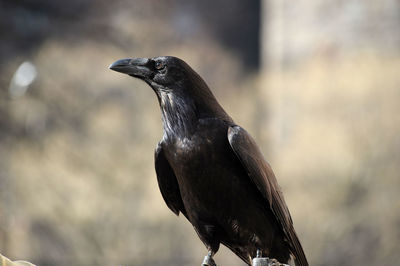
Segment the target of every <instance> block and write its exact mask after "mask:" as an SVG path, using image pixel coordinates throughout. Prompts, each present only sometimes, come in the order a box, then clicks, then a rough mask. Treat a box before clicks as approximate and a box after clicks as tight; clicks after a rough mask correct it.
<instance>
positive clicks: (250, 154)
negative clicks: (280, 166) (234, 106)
mask: <svg viewBox="0 0 400 266" xmlns="http://www.w3.org/2000/svg"><path fill="white" fill-rule="evenodd" d="M228 140H229V143H230V145H231V147H232V149H233V151H234V152H235V154H236V156H237V157H238V158H239V160H240V162H241V163H242V165H243V167H244V168H245V169H246V171H247V173H248V176H249V178H250V180H251V181H252V182H253V183H254V184H255V185H256V187H257V189H258V190H259V191H260V192H261V194H262V195H263V197H264V198H265V200H266V201H267V202H268V205H269V207H270V208H271V210H272V212H273V213H274V214H275V217H276V219H277V221H278V222H279V224H280V226H281V228H282V230H283V232H284V234H285V236H286V239H287V241H288V243H289V245H290V246H291V249H292V254H293V255H294V257H295V262H296V265H299V266H306V265H308V262H307V259H306V257H305V254H304V251H303V248H302V246H301V244H300V241H299V239H298V237H297V235H296V232H295V231H294V228H293V222H292V218H291V216H290V213H289V210H288V208H287V205H286V203H285V200H284V198H283V194H282V191H281V188H280V187H279V185H278V182H277V180H276V177H275V175H274V172H273V171H272V168H271V166H270V165H269V163H268V162H267V161H266V160H265V159H264V157H263V155H262V153H261V151H260V150H259V148H258V146H257V144H256V143H255V141H254V139H253V138H252V137H251V136H250V134H248V133H247V131H246V130H244V129H243V128H241V127H240V126H231V127H229V129H228Z"/></svg>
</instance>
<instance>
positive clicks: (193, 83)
mask: <svg viewBox="0 0 400 266" xmlns="http://www.w3.org/2000/svg"><path fill="white" fill-rule="evenodd" d="M110 68H111V69H113V70H116V71H119V72H122V73H126V74H129V75H131V76H133V77H136V78H140V79H142V80H144V81H145V82H146V83H148V84H149V85H150V86H151V87H152V88H153V90H154V92H155V93H156V95H157V98H158V101H159V104H160V108H161V114H162V121H163V129H164V135H163V138H162V140H161V141H160V142H159V144H158V146H157V148H156V151H155V168H156V173H157V180H158V184H159V187H160V190H161V194H162V196H163V198H164V200H165V202H166V203H167V206H168V207H169V208H170V209H171V210H172V211H173V212H174V213H175V214H177V215H178V214H179V212H181V213H182V214H183V215H184V216H185V217H186V218H187V219H188V220H189V221H190V222H191V223H192V225H193V227H194V228H195V230H196V232H197V233H198V235H199V237H200V239H201V240H202V241H203V243H204V244H205V245H206V247H207V248H208V249H209V250H210V251H211V252H212V254H214V253H215V252H217V251H218V248H219V245H220V243H222V244H224V245H226V246H227V247H228V248H230V249H231V250H232V251H233V252H234V253H235V254H236V255H238V256H239V257H240V258H241V259H242V260H243V261H245V262H246V263H247V264H249V265H250V264H251V258H253V257H255V255H256V251H257V250H258V249H259V250H261V251H262V252H263V255H265V256H269V257H271V258H275V259H277V260H278V261H280V262H282V263H287V262H288V261H289V259H290V256H293V258H294V261H295V263H296V265H298V266H306V265H308V263H307V260H306V257H305V255H304V252H303V249H302V247H301V244H300V242H299V240H298V238H297V235H296V232H295V230H294V228H293V223H292V219H291V217H290V213H289V210H288V208H287V206H286V203H285V201H284V199H283V195H282V192H281V190H280V187H279V185H278V183H277V181H276V178H275V175H274V173H273V171H272V169H271V167H270V165H269V164H268V163H267V162H266V161H265V159H264V158H263V156H262V154H261V152H260V150H259V149H258V147H257V145H256V143H255V142H254V140H253V139H252V137H251V136H250V135H249V134H248V133H247V132H246V131H245V130H244V129H243V128H241V127H240V126H238V125H236V124H235V123H234V122H233V120H232V119H231V118H230V117H229V115H228V114H226V112H225V111H224V110H223V108H222V107H221V106H220V105H219V104H218V102H217V100H216V99H215V97H214V96H213V94H212V93H211V91H210V89H209V88H208V86H207V85H206V83H205V82H204V81H203V79H202V78H201V77H200V76H199V75H198V74H197V73H196V72H195V71H193V70H192V69H191V68H190V67H189V66H188V65H187V64H186V63H185V62H184V61H182V60H181V59H178V58H175V57H157V58H151V59H147V58H135V59H122V60H119V61H117V62H115V63H113V64H112V65H111V66H110Z"/></svg>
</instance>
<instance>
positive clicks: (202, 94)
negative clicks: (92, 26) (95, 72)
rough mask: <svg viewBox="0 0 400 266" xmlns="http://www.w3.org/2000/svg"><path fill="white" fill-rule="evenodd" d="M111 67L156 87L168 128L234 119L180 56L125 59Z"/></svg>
mask: <svg viewBox="0 0 400 266" xmlns="http://www.w3.org/2000/svg"><path fill="white" fill-rule="evenodd" d="M109 68H110V69H112V70H114V71H118V72H121V73H124V74H128V75H130V76H132V77H135V78H139V79H141V80H144V81H145V82H146V83H147V84H149V85H150V87H152V88H153V90H154V92H155V93H156V94H157V97H158V100H159V103H160V107H161V111H162V113H163V117H164V121H165V123H164V124H165V125H174V124H175V125H180V124H187V123H186V122H182V121H183V120H185V121H189V120H191V121H193V120H194V119H196V118H200V117H221V118H223V119H225V120H230V117H229V116H228V115H227V114H226V113H225V111H224V110H223V109H222V107H221V106H220V105H219V104H218V102H217V100H216V99H215V97H214V95H213V94H212V92H211V91H210V89H209V88H208V86H207V84H206V83H205V82H204V80H203V79H202V78H201V77H200V76H199V75H198V74H197V73H196V72H195V71H194V70H193V69H192V68H191V67H190V66H189V65H188V64H186V63H185V62H184V61H183V60H181V59H179V58H177V57H173V56H160V57H154V58H128V59H121V60H118V61H116V62H114V63H112V64H111V65H110V67H109Z"/></svg>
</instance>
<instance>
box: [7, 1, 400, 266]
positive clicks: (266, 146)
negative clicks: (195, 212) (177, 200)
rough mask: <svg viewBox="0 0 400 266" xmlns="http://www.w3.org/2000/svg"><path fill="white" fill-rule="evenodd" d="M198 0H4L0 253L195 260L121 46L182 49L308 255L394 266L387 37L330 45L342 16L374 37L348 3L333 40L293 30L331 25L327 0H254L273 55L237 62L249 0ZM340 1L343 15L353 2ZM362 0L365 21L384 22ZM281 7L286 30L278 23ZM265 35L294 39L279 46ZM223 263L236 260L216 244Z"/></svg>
mask: <svg viewBox="0 0 400 266" xmlns="http://www.w3.org/2000/svg"><path fill="white" fill-rule="evenodd" d="M197 2H199V1H179V0H169V1H157V0H148V1H123V0H117V1H105V0H99V1H90V0H85V1H78V0H72V1H66V2H57V1H55V2H54V1H50V0H40V1H15V0H13V1H12V0H9V1H8V0H5V1H2V2H0V37H1V40H2V41H1V42H0V73H1V74H0V251H1V253H2V254H5V255H7V256H8V257H10V258H25V259H27V260H29V261H32V262H33V263H35V264H37V265H119V264H121V265H124V266H129V265H151V266H154V265H199V264H200V262H201V260H202V258H203V256H204V255H205V254H206V249H205V248H204V247H203V245H202V244H201V242H200V240H199V239H198V238H197V236H196V234H195V232H194V231H193V229H192V228H191V226H190V224H189V223H188V222H187V221H186V220H185V219H184V218H183V217H179V218H176V217H175V216H174V215H173V214H172V213H171V212H170V211H169V210H168V208H167V207H166V205H165V204H164V202H163V200H162V198H161V195H160V193H159V190H158V187H157V183H156V178H155V172H154V166H153V148H154V147H155V145H156V143H157V141H158V140H159V138H160V136H161V122H160V115H159V110H158V106H157V101H156V98H155V95H154V93H153V92H152V91H151V89H150V88H149V87H148V86H147V85H145V84H144V83H142V82H140V81H138V80H134V79H132V78H130V77H128V76H125V75H122V74H118V73H115V72H112V71H109V70H108V69H107V66H108V65H109V64H110V63H112V62H113V61H115V60H116V59H120V58H125V57H133V56H138V57H146V56H149V57H151V56H157V55H175V56H178V57H181V58H183V59H184V60H186V61H187V62H188V63H189V64H190V65H191V66H193V68H194V69H196V71H198V72H199V73H200V74H201V75H202V76H203V77H204V78H205V80H206V81H207V83H208V84H209V85H210V87H211V88H212V89H213V91H214V92H215V94H216V96H217V98H218V99H219V100H220V102H221V103H222V105H223V106H224V107H225V109H226V110H227V111H228V112H229V113H230V114H231V115H232V116H233V118H234V119H235V121H236V122H237V123H239V124H241V125H243V126H244V127H246V128H247V129H248V131H249V132H251V133H252V134H253V135H254V136H255V138H256V139H257V140H258V143H259V144H260V146H261V147H262V150H263V152H264V154H265V155H266V158H267V159H268V160H269V161H270V162H271V164H272V166H273V168H274V170H275V172H276V175H277V177H278V180H279V182H280V184H281V186H282V188H283V191H284V194H285V197H286V200H287V202H288V205H289V208H290V210H291V213H292V216H293V220H294V223H295V228H296V230H297V232H298V234H299V236H300V239H301V241H302V244H303V246H304V248H305V251H306V254H307V255H308V258H309V260H310V262H311V265H332V266H333V265H382V264H387V265H390V264H393V265H394V264H396V262H397V261H398V260H399V259H400V257H399V255H398V252H397V251H396V249H397V247H398V246H400V231H399V229H398V228H400V227H399V223H400V214H399V213H398V211H397V210H398V209H399V207H400V206H399V204H400V201H399V197H398V196H397V195H398V193H399V192H400V179H399V174H398V173H399V172H400V169H399V168H400V154H399V152H400V139H399V137H398V134H397V132H399V130H400V121H399V116H398V115H396V114H397V113H398V111H399V107H398V105H397V102H398V100H399V98H400V95H399V94H400V88H399V86H400V75H399V74H398V70H399V69H400V56H399V51H398V50H396V49H392V48H391V49H386V48H385V49H383V48H382V47H391V46H390V45H389V46H387V45H383V46H380V45H379V44H380V43H383V42H390V41H392V40H391V39H388V38H387V39H385V40H382V41H381V42H380V40H379V38H376V39H374V42H369V41H368V40H370V39H371V38H365V39H364V40H366V41H365V42H363V45H362V49H361V48H360V46H354V45H353V46H352V45H341V46H340V49H336V48H335V47H336V46H335V45H331V43H330V42H328V40H335V39H340V38H339V37H340V36H341V32H342V31H346V29H347V28H346V27H350V28H351V29H354V30H353V31H352V34H347V35H346V36H347V37H346V38H342V39H340V40H341V41H342V42H343V43H344V44H346V43H348V42H347V40H352V39H351V36H353V39H354V40H358V39H359V38H363V36H364V35H360V34H359V35H357V34H356V33H357V32H359V31H357V27H359V28H361V29H362V32H369V33H370V34H371V35H373V34H375V33H376V30H375V31H374V29H375V28H371V29H370V30H369V28H368V27H367V28H365V27H363V25H364V24H363V23H364V22H365V20H364V19H358V20H351V19H348V20H346V19H343V18H346V16H345V15H343V16H341V20H340V23H342V24H338V25H339V26H338V27H337V28H336V30H333V26H332V25H334V23H333V22H331V24H329V25H331V26H330V31H328V33H329V37H328V35H324V32H323V31H318V32H317V33H315V31H312V30H313V29H314V28H313V29H311V28H310V27H309V25H311V24H312V25H314V24H313V23H305V24H302V23H298V27H295V26H293V25H295V24H296V19H297V20H298V21H303V20H301V19H302V18H303V17H307V18H308V20H306V21H309V20H312V19H314V20H315V23H317V24H318V23H319V21H322V22H324V23H327V22H326V19H325V17H323V16H321V14H324V10H337V7H336V6H332V7H330V6H323V5H317V7H315V6H313V8H314V9H312V10H313V12H311V11H310V10H311V5H310V6H309V7H305V6H307V5H305V6H304V5H301V4H298V6H297V7H296V8H297V9H296V10H295V11H297V13H296V12H294V11H293V12H289V14H286V13H284V12H283V13H282V12H281V11H282V10H281V9H279V8H277V6H276V5H275V4H276V3H278V2H275V1H264V2H263V4H264V5H263V6H264V7H263V12H262V13H261V16H262V17H263V18H265V17H266V16H268V18H270V19H268V20H265V19H264V20H263V21H264V25H263V27H264V29H268V31H267V32H266V33H263V38H262V39H261V40H262V45H263V47H264V50H266V51H269V49H270V50H271V51H277V52H279V56H278V57H277V58H275V57H270V56H268V52H266V51H264V54H265V55H267V56H265V57H264V58H263V59H262V60H263V66H264V68H261V69H260V71H258V72H255V71H248V69H249V68H248V67H249V66H250V67H252V68H254V66H257V65H258V62H254V60H255V59H254V54H251V53H249V54H248V53H246V52H243V51H246V49H245V48H246V47H247V48H248V46H249V44H248V43H247V44H246V42H247V38H244V37H243V36H246V35H240V34H239V36H237V38H234V37H232V36H235V31H234V30H232V29H237V30H238V32H241V34H244V33H243V32H242V31H240V29H241V28H240V27H239V26H238V25H239V24H241V23H238V21H239V22H243V23H242V24H246V22H247V21H248V20H249V18H251V17H252V16H257V14H256V13H257V12H254V6H256V7H257V4H256V3H255V2H257V1H254V3H253V4H252V6H253V9H251V7H246V5H247V4H246V3H245V2H243V3H241V2H242V1H236V0H235V1H228V0H224V1H219V2H220V3H218V5H214V6H213V5H212V3H213V1H201V3H197ZM284 2H285V1H284ZM286 2H287V1H286ZM318 2H319V1H315V3H318ZM334 2H337V3H339V2H340V1H334ZM351 2H354V3H353V4H352V5H353V7H352V8H351V7H350V8H347V9H346V8H344V9H343V10H344V11H343V12H347V13H345V14H349V12H354V10H358V9H354V6H356V7H357V5H359V6H361V7H363V4H362V3H358V2H359V1H351ZM370 2H372V1H370ZM387 2H390V1H384V3H387ZM274 3H275V4H274ZM301 3H302V2H301ZM357 3H358V4H357ZM343 5H344V4H343ZM318 6H319V8H318ZM395 6H396V4H395ZM281 7H282V6H281ZM301 7H302V8H303V9H300V8H301ZM397 7H398V5H397ZM309 8H310V9H309ZM334 8H336V9H334ZM221 9H223V10H221ZM340 10H342V9H340ZM349 10H350V11H349ZM360 10H361V11H359V13H356V14H359V16H361V17H362V14H364V15H363V16H370V17H371V18H376V17H379V16H377V15H376V13H371V12H364V13H363V11H362V10H363V9H362V8H361V9H360ZM368 10H369V9H368ZM376 10H378V11H379V10H380V11H379V12H381V13H382V14H383V15H384V14H389V13H390V14H391V16H395V15H396V14H395V15H393V14H394V13H393V12H394V11H392V10H393V9H385V8H381V7H380V6H379V5H377V6H376ZM397 10H398V9H397ZM256 11H257V9H256ZM278 11H280V12H278ZM301 11H302V12H304V15H303V16H301V14H302V13H301ZM378 11H377V12H378ZM389 11H390V12H389ZM307 12H308V13H307ZM318 12H319V13H318ZM385 12H388V13H385ZM325 13H329V14H331V13H330V12H327V11H326V12H325ZM215 14H217V16H216V15H215ZM333 14H335V12H333ZM360 14H361V15H360ZM371 14H373V15H371ZM397 15H399V14H397ZM350 17H351V16H350ZM218 18H220V20H218ZM323 18H324V19H323ZM331 18H332V20H335V18H336V17H335V16H334V15H332V14H331ZM289 19H292V20H293V21H292V22H291V23H292V24H288V23H287V24H286V25H291V27H283V26H282V24H280V23H282V21H289ZM213 21H216V23H213ZM399 21H400V20H399ZM322 22H321V23H320V24H318V25H321V27H323V25H324V24H323V23H322ZM274 23H275V24H274ZM247 24H248V25H252V24H251V23H250V22H249V23H247ZM271 25H272V26H271ZM342 25H343V26H342ZM390 25H392V24H390ZM242 27H244V26H242ZM254 27H256V26H254ZM271 27H272V28H271ZM315 27H316V28H318V27H317V26H315ZM293 28H294V29H293ZM378 28H379V27H378ZM379 29H380V28H379ZM387 29H388V31H391V32H392V34H393V35H395V34H398V33H397V31H396V30H393V27H392V26H391V27H387ZM224 32H226V35H224ZM346 32H348V31H346ZM293 33H295V35H293ZM253 34H254V33H253ZM276 34H278V35H279V34H281V35H285V34H287V35H288V36H292V37H291V38H289V39H287V41H286V42H284V44H285V45H280V44H281V43H279V42H277V41H276V40H278V41H279V40H282V38H279V36H278V37H276ZM251 36H252V35H251ZM285 36H286V35H285ZM302 36H306V37H307V38H302ZM313 36H314V37H313ZM316 36H317V37H316ZM377 36H390V34H383V33H381V32H380V31H379V34H378V35H377ZM364 37H365V36H364ZM248 38H249V39H250V37H248ZM252 38H254V39H256V40H257V36H256V37H254V36H253V37H252ZM313 38H314V39H313ZM238 40H240V41H238ZM303 40H307V41H308V40H315V42H314V44H315V46H313V47H312V49H314V50H312V49H311V48H310V49H311V51H307V52H304V50H301V49H300V50H299V49H296V48H297V47H305V46H304V42H302V41H303ZM393 40H396V38H393ZM234 41H236V42H238V43H237V44H235V45H231V43H233V42H234ZM318 43H319V44H321V45H319V46H318V45H317V44H318ZM377 43H378V45H377ZM334 44H335V43H334ZM274 45H275V46H274ZM309 46H310V45H307V47H309ZM249 47H252V46H249ZM241 49H242V50H241ZM243 49H244V50H243ZM302 51H303V52H302ZM255 54H258V53H255ZM299 55H300V56H299ZM252 58H253V59H252ZM249 60H250V61H251V60H253V61H251V62H253V64H251V63H249ZM258 60H260V59H257V60H255V61H258ZM24 62H30V63H29V64H32V66H33V68H28V69H27V68H26V66H27V65H26V64H28V63H26V64H25V72H24V73H25V74H24V75H23V77H25V79H18V78H16V75H17V73H16V71H17V69H21V67H22V66H21V64H23V63H24ZM29 64H28V66H29ZM29 69H30V70H29ZM32 69H34V70H32ZM35 71H36V74H37V75H33V74H35ZM27 73H28V74H29V73H30V74H29V75H31V78H32V79H31V80H29V79H28V78H26V77H29V75H28V74H27ZM27 75H28V76H27ZM28 81H30V82H28ZM28 83H29V84H28ZM13 84H14V85H13ZM24 84H25V85H26V84H28V85H26V87H23V86H24ZM16 90H17V91H16ZM12 92H14V93H12ZM216 260H217V263H218V264H219V265H243V263H242V262H241V261H240V260H239V259H237V258H236V257H235V256H234V255H232V253H230V252H229V251H227V250H226V249H224V248H221V251H220V252H219V253H218V254H217V255H216Z"/></svg>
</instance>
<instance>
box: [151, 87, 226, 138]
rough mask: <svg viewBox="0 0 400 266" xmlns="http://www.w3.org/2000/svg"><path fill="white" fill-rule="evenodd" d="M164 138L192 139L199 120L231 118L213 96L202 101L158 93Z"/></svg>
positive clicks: (196, 98) (195, 98)
mask: <svg viewBox="0 0 400 266" xmlns="http://www.w3.org/2000/svg"><path fill="white" fill-rule="evenodd" d="M158 99H159V104H160V108H161V116H162V122H163V129H164V136H165V137H167V138H171V139H174V138H180V139H184V138H191V136H192V135H193V134H194V133H195V131H196V129H197V125H198V121H199V119H204V118H219V119H221V120H226V121H231V118H230V117H229V116H228V115H227V114H226V112H225V111H224V110H223V109H222V107H221V106H220V105H219V103H218V102H217V100H216V99H215V98H214V97H213V96H211V97H210V98H207V99H202V100H200V99H199V98H198V97H189V96H186V97H185V96H183V95H174V94H173V93H169V92H163V91H161V92H160V93H158Z"/></svg>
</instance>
